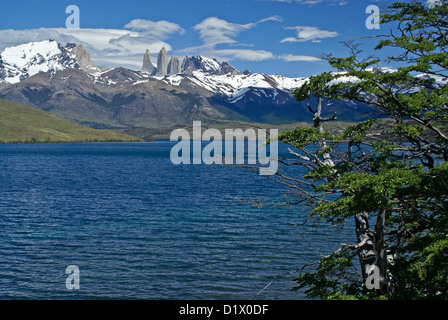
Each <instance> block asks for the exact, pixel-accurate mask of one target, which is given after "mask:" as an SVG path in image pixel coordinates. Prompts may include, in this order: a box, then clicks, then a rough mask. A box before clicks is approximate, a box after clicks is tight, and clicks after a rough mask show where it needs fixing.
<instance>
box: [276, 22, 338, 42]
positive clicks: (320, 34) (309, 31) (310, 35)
mask: <svg viewBox="0 0 448 320" xmlns="http://www.w3.org/2000/svg"><path fill="white" fill-rule="evenodd" d="M285 29H287V30H296V32H297V36H296V37H288V38H285V39H283V40H282V41H280V42H281V43H284V42H306V41H312V42H321V41H322V39H326V38H334V37H337V36H338V35H339V33H338V32H336V31H327V30H321V29H319V28H317V27H308V26H297V27H288V28H285Z"/></svg>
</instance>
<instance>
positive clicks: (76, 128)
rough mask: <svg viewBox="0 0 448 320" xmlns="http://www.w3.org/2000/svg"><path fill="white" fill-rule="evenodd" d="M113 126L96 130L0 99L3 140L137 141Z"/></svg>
mask: <svg viewBox="0 0 448 320" xmlns="http://www.w3.org/2000/svg"><path fill="white" fill-rule="evenodd" d="M137 141H142V140H140V139H138V138H136V137H133V136H130V135H126V134H123V133H120V132H116V131H112V130H95V129H91V128H88V127H85V126H82V125H79V124H77V123H74V122H71V121H68V120H65V119H62V118H59V117H57V116H55V115H53V114H51V113H48V112H45V111H42V110H39V109H36V108H33V107H30V106H26V105H21V104H16V103H12V102H9V101H6V100H3V99H0V143H59V142H137Z"/></svg>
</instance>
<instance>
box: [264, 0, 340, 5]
mask: <svg viewBox="0 0 448 320" xmlns="http://www.w3.org/2000/svg"><path fill="white" fill-rule="evenodd" d="M261 1H266V0H261ZM267 1H273V2H284V3H298V4H304V5H315V4H319V3H327V4H328V5H331V6H345V5H346V4H347V3H348V0H267Z"/></svg>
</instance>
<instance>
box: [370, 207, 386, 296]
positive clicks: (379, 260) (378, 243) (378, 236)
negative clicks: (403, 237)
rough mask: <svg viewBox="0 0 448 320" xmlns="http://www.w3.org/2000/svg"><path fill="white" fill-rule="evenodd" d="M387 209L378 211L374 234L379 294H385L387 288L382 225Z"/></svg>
mask: <svg viewBox="0 0 448 320" xmlns="http://www.w3.org/2000/svg"><path fill="white" fill-rule="evenodd" d="M386 212H387V209H380V210H378V217H377V220H376V225H375V233H374V237H373V239H374V241H373V244H374V250H375V265H376V267H377V268H378V270H379V279H378V280H379V284H380V293H381V294H387V291H388V287H389V279H388V276H387V250H386V246H385V245H384V224H385V221H386Z"/></svg>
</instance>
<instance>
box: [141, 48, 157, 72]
mask: <svg viewBox="0 0 448 320" xmlns="http://www.w3.org/2000/svg"><path fill="white" fill-rule="evenodd" d="M141 71H142V72H146V73H149V74H154V73H155V71H156V67H155V66H154V64H153V63H152V61H151V53H150V52H149V49H147V50H146V52H145V54H144V55H143V66H142V69H141Z"/></svg>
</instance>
